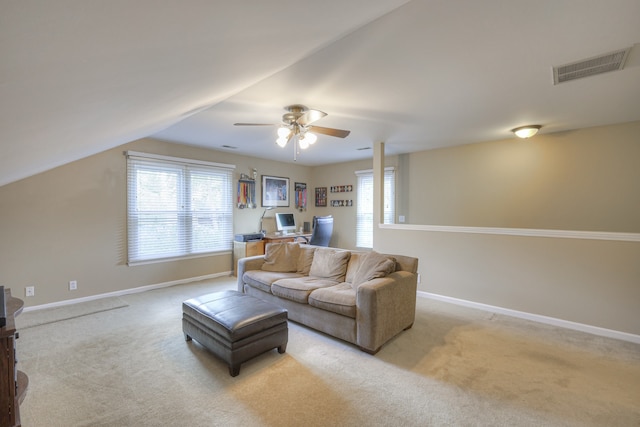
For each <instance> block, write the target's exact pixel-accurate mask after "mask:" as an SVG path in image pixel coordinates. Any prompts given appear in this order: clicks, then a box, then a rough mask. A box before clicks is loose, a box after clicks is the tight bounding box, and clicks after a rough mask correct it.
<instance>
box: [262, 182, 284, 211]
mask: <svg viewBox="0 0 640 427" xmlns="http://www.w3.org/2000/svg"><path fill="white" fill-rule="evenodd" d="M262 206H267V207H268V206H273V207H278V206H289V178H282V177H279V176H268V175H262Z"/></svg>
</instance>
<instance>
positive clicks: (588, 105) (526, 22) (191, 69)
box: [0, 0, 640, 185]
mask: <svg viewBox="0 0 640 427" xmlns="http://www.w3.org/2000/svg"><path fill="white" fill-rule="evenodd" d="M639 18H640V0H608V1H606V2H605V1H602V0H528V1H524V0H413V1H409V2H407V1H406V0H375V1H372V0H323V1H322V2H318V1H313V2H312V1H306V0H297V1H293V0H271V1H264V0H253V1H248V0H245V1H241V2H240V1H235V2H232V1H228V0H224V1H223V0H215V1H214V0H181V1H158V0H135V1H131V0H110V1H103V2H86V1H71V0H56V1H55V2H54V1H48V0H21V1H5V0H0V150H1V152H0V185H4V184H7V183H9V182H12V181H16V180H18V179H21V178H24V177H27V176H30V175H33V174H36V173H39V172H42V171H45V170H48V169H50V168H53V167H56V166H59V165H62V164H65V163H68V162H70V161H73V160H77V159H80V158H83V157H86V156H89V155H92V154H95V153H98V152H100V151H104V150H106V149H109V148H112V147H116V146H118V145H121V144H124V143H126V142H129V141H132V140H135V139H138V138H142V137H146V136H153V137H156V138H160V139H165V140H169V141H175V142H180V143H185V144H191V145H199V146H204V147H209V148H212V149H218V150H230V149H228V148H222V146H223V145H228V146H233V147H237V149H235V150H232V151H233V152H235V153H238V154H246V155H252V156H258V157H263V158H269V159H274V160H280V161H286V162H291V161H293V148H292V147H287V148H286V149H284V150H283V149H280V148H279V147H277V146H276V145H275V143H274V141H275V127H273V128H272V127H236V126H233V123H235V122H258V123H278V122H279V121H280V117H281V116H282V114H283V113H284V112H285V111H284V109H283V107H284V106H286V105H290V104H294V103H302V104H305V105H307V106H309V107H311V108H315V109H319V110H323V111H325V112H327V113H328V114H329V115H328V116H327V117H325V118H323V119H321V120H320V121H319V122H317V123H316V124H318V125H320V126H325V127H336V128H341V129H349V130H351V135H349V136H348V137H347V138H346V139H340V138H332V137H329V136H323V135H320V136H319V138H318V142H317V143H316V144H315V145H314V146H312V147H311V148H309V149H308V150H306V151H303V152H302V153H301V155H300V156H298V163H300V164H305V165H318V164H325V163H334V162H339V161H347V160H355V159H359V158H366V157H371V155H372V152H371V151H366V150H365V151H362V150H358V149H359V148H363V147H371V146H372V145H373V143H375V142H377V141H384V142H386V149H387V152H389V153H393V154H395V153H407V152H414V151H422V150H426V149H430V148H436V147H444V146H452V145H458V144H469V143H475V142H482V141H489V140H499V139H506V138H511V137H512V134H511V133H510V129H511V128H513V127H516V126H519V125H524V124H534V123H535V124H541V125H543V126H544V127H543V129H542V131H541V133H550V132H558V131H566V130H571V129H577V128H583V127H590V126H598V125H605V124H613V123H622V122H628V121H635V120H640V47H639V46H635V47H634V49H633V50H632V51H631V55H630V57H629V59H628V60H627V64H626V67H625V69H624V70H622V71H615V72H610V73H606V74H602V75H599V76H593V77H588V78H585V79H581V80H576V81H572V82H568V83H563V84H560V85H557V86H554V85H553V79H552V72H551V69H552V67H553V66H557V65H563V64H566V63H569V62H574V61H578V60H582V59H586V58H589V57H593V56H597V55H600V54H604V53H607V52H610V51H613V50H617V49H623V48H626V47H630V46H634V45H636V44H638V43H640V24H639V22H640V20H639Z"/></svg>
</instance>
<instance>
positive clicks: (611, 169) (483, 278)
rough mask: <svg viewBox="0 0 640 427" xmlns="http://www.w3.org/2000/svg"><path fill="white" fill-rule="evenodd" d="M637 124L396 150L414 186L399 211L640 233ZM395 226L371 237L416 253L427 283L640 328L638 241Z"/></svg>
mask: <svg viewBox="0 0 640 427" xmlns="http://www.w3.org/2000/svg"><path fill="white" fill-rule="evenodd" d="M638 135H640V122H634V123H628V124H623V125H618V126H605V127H598V128H592V129H583V130H578V131H574V132H565V133H562V134H555V135H546V136H545V135H540V136H536V137H535V138H533V139H531V140H527V141H520V140H518V141H516V140H509V141H497V142H489V143H484V144H475V145H469V146H463V147H456V148H450V149H441V150H432V151H425V152H421V153H416V154H412V155H408V156H401V159H400V168H401V169H402V172H401V175H408V176H409V179H408V183H409V185H407V186H405V188H404V189H402V188H399V189H398V191H403V190H404V191H405V195H404V198H403V201H404V203H405V204H404V205H402V204H399V205H400V206H399V211H398V214H400V215H402V214H405V215H406V216H407V222H412V223H420V224H429V225H453V226H475V227H516V228H521V227H522V228H537V229H545V228H548V229H561V230H589V231H603V232H626V233H638V232H640V190H639V188H640V168H639V167H638V166H637V165H638V159H640V138H639V137H638ZM407 169H408V170H407ZM402 209H405V211H404V212H403V210H402ZM399 228H401V227H397V229H376V230H375V232H374V247H375V249H376V250H378V251H381V252H388V253H401V254H407V255H413V256H417V257H418V258H419V259H420V266H419V271H420V273H421V277H422V282H421V283H420V284H419V285H418V287H419V290H421V291H425V292H431V293H435V294H439V295H445V296H450V297H453V298H458V299H463V300H468V301H474V302H479V303H484V304H488V305H493V306H498V307H503V308H507V309H512V310H518V311H523V312H527V313H533V314H537V315H543V316H549V317H553V318H558V319H563V320H568V321H572V322H577V323H583V324H587V325H592V326H597V327H601V328H605V329H612V330H616V331H621V332H626V333H631V334H636V335H640V311H639V310H638V302H640V242H638V241H611V240H593V239H569V238H551V237H524V236H504V235H491V234H475V233H460V232H438V231H431V230H426V229H421V227H419V226H416V227H413V228H412V227H411V226H407V228H408V229H405V230H403V229H399ZM458 231H459V230H458Z"/></svg>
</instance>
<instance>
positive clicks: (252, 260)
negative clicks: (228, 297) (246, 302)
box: [238, 255, 264, 292]
mask: <svg viewBox="0 0 640 427" xmlns="http://www.w3.org/2000/svg"><path fill="white" fill-rule="evenodd" d="M262 264H264V255H255V256H250V257H247V258H240V259H239V260H238V292H244V281H243V280H242V276H244V273H245V272H246V271H249V270H261V269H262Z"/></svg>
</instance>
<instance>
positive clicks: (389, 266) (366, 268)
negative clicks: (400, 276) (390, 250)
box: [351, 251, 396, 289]
mask: <svg viewBox="0 0 640 427" xmlns="http://www.w3.org/2000/svg"><path fill="white" fill-rule="evenodd" d="M394 271H396V259H395V258H393V257H391V256H388V255H383V254H381V253H378V252H376V251H371V252H369V253H368V254H367V255H366V256H365V257H364V259H363V260H362V261H361V262H360V266H359V267H358V271H356V274H355V275H354V277H353V281H352V282H351V286H352V287H353V288H354V289H355V288H357V287H358V285H360V284H362V283H364V282H368V281H369V280H373V279H377V278H379V277H386V276H388V275H389V274H391V273H393V272H394Z"/></svg>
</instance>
